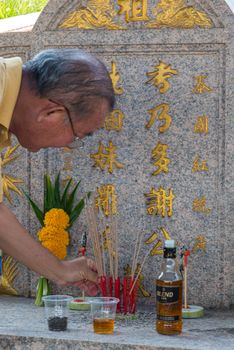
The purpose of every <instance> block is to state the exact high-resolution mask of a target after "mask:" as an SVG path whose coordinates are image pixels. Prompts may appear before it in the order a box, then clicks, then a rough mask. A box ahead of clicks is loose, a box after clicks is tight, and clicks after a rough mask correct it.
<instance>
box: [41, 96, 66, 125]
mask: <svg viewBox="0 0 234 350" xmlns="http://www.w3.org/2000/svg"><path fill="white" fill-rule="evenodd" d="M66 115H67V111H66V108H65V107H64V106H62V105H59V104H57V103H54V102H51V101H49V104H48V105H47V106H45V107H44V108H42V109H41V111H40V112H39V114H38V115H37V122H38V123H42V122H43V123H49V124H50V125H51V124H57V123H58V122H64V119H65V118H66Z"/></svg>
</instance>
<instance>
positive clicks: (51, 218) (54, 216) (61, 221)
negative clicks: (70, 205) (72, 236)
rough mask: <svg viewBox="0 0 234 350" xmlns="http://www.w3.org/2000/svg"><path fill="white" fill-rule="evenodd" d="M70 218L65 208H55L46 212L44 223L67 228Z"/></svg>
mask: <svg viewBox="0 0 234 350" xmlns="http://www.w3.org/2000/svg"><path fill="white" fill-rule="evenodd" d="M69 220H70V219H69V216H68V215H67V213H66V212H65V211H64V210H63V209H57V208H53V209H50V210H49V211H48V212H47V213H46V214H45V218H44V225H45V226H54V227H59V228H63V229H64V230H66V228H68V226H69Z"/></svg>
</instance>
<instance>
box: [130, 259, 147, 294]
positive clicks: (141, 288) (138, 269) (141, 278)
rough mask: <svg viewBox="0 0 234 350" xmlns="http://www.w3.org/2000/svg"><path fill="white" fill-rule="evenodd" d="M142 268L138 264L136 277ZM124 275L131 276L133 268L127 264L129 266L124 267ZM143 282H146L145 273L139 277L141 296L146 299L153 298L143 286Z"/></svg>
mask: <svg viewBox="0 0 234 350" xmlns="http://www.w3.org/2000/svg"><path fill="white" fill-rule="evenodd" d="M140 268H141V264H139V263H138V264H137V266H136V270H135V276H137V274H138V272H139V271H140ZM124 274H125V276H131V267H130V265H129V264H127V265H126V266H125V267H124ZM143 281H144V275H143V273H142V272H141V273H140V274H139V276H138V281H137V283H138V289H139V291H140V292H141V294H142V296H143V297H144V298H148V297H150V296H151V294H150V292H148V291H147V290H146V289H145V287H144V285H143Z"/></svg>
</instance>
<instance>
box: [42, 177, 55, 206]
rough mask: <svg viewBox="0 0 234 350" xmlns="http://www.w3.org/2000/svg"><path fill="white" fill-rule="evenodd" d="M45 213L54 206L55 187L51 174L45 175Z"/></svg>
mask: <svg viewBox="0 0 234 350" xmlns="http://www.w3.org/2000/svg"><path fill="white" fill-rule="evenodd" d="M44 182H45V185H44V213H46V212H47V211H49V210H50V209H52V208H53V207H54V189H53V185H52V182H51V180H50V177H49V175H45V177H44Z"/></svg>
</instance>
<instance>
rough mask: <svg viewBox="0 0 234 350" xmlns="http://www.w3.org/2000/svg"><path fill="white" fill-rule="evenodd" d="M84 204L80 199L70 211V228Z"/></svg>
mask: <svg viewBox="0 0 234 350" xmlns="http://www.w3.org/2000/svg"><path fill="white" fill-rule="evenodd" d="M84 206H85V202H84V199H81V200H80V202H79V203H78V204H77V206H76V207H75V208H74V209H73V210H72V212H71V214H70V226H72V225H73V224H74V222H75V221H76V219H77V218H78V217H79V215H80V213H81V211H82V210H83V209H84Z"/></svg>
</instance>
